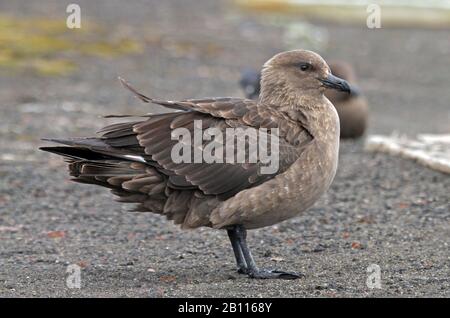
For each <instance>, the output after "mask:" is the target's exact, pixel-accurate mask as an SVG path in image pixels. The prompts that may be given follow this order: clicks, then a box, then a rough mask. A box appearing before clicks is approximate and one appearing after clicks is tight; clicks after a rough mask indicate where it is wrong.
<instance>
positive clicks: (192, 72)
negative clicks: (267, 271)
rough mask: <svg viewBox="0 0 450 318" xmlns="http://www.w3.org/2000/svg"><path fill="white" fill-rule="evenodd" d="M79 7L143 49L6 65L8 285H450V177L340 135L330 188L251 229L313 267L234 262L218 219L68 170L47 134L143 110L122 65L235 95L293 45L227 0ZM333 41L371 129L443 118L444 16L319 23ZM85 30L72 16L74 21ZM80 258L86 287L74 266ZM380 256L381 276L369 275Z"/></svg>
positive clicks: (146, 290)
mask: <svg viewBox="0 0 450 318" xmlns="http://www.w3.org/2000/svg"><path fill="white" fill-rule="evenodd" d="M77 3H79V4H80V5H81V8H82V14H83V16H82V17H83V18H84V17H85V18H86V19H88V20H91V21H94V22H95V23H97V24H99V25H103V26H106V27H108V28H110V29H111V30H112V31H111V32H116V31H114V30H122V31H123V30H128V32H130V30H131V31H132V32H131V34H132V36H133V38H136V39H139V40H140V41H142V43H143V45H144V47H145V50H144V52H143V53H142V54H135V55H125V56H121V57H117V58H113V59H112V58H95V57H86V56H73V57H71V58H73V59H74V60H76V61H77V63H78V65H79V69H78V70H77V71H76V72H74V73H73V74H71V75H69V76H65V77H42V76H38V75H33V74H32V73H29V72H19V73H16V74H11V73H6V72H2V71H1V69H0V108H1V114H2V116H1V117H0V147H1V150H2V151H1V157H0V160H1V161H0V180H1V182H0V239H1V241H0V246H1V249H0V296H1V297H32V296H36V297H48V296H50V297H105V296H107V297H121V296H127V297H183V296H187V297H196V296H199V297H207V296H209V297H236V296H238V297H252V296H253V297H267V296H272V297H297V296H300V297H303V296H322V297H344V296H350V297H361V296H362V297H365V296H369V297H371V296H372V297H379V296H389V297H398V296H438V297H449V296H450V278H449V274H450V253H449V243H450V239H449V237H450V222H449V219H450V204H449V189H450V178H449V177H448V175H444V174H441V173H438V172H434V171H432V170H429V169H426V168H424V167H422V166H420V165H417V164H416V163H414V162H412V161H407V160H403V159H399V158H393V157H389V156H386V155H382V154H369V153H366V152H364V150H363V145H364V141H362V140H360V141H356V142H343V143H342V146H341V157H340V166H339V170H338V173H337V176H336V179H335V181H334V183H333V185H332V187H331V189H330V190H329V191H328V193H327V194H326V195H325V196H324V197H323V198H322V199H321V200H320V202H318V203H317V204H316V205H315V206H314V207H313V208H311V209H310V210H309V211H307V212H306V213H305V214H303V215H301V216H300V217H298V218H295V219H292V220H290V221H286V222H284V223H282V224H279V225H277V226H273V227H269V228H264V229H260V230H255V231H252V232H250V234H249V244H250V245H251V246H252V248H253V252H254V254H255V257H256V258H257V261H258V263H259V264H260V265H261V266H265V267H278V268H280V269H286V270H296V271H300V272H303V273H304V274H305V275H306V277H305V278H303V279H300V280H296V281H273V280H272V281H255V280H250V279H248V278H246V277H242V276H239V275H238V274H236V273H235V271H234V259H233V256H232V252H231V248H230V246H229V243H228V239H227V237H226V234H225V233H224V232H220V231H212V230H210V229H199V230H195V231H182V230H180V229H179V228H178V227H176V226H174V225H173V224H171V223H170V222H168V221H166V220H165V219H163V218H161V217H159V216H155V215H152V214H149V213H143V214H138V213H130V212H127V206H122V205H121V204H118V203H115V202H114V201H113V200H112V196H111V195H110V194H109V193H108V191H106V190H104V189H100V188H97V187H92V186H85V185H79V184H74V183H71V182H70V181H69V180H68V176H67V173H66V171H65V169H64V164H63V163H62V162H61V160H60V158H57V157H56V156H52V155H49V154H46V153H40V152H38V151H37V150H36V149H37V147H38V146H40V145H43V144H44V143H43V142H41V141H39V138H40V137H41V136H69V135H79V136H82V135H89V134H90V132H94V131H95V130H97V129H99V128H100V127H102V126H103V125H104V124H105V123H106V122H107V120H105V119H102V118H99V116H100V115H103V114H110V113H124V112H125V113H142V112H147V111H149V110H150V108H151V107H152V106H149V105H143V104H141V103H139V102H138V101H137V100H135V99H134V98H133V97H131V96H130V94H129V93H128V92H127V91H125V90H123V89H121V88H120V86H119V84H118V83H117V80H116V77H117V75H122V76H124V77H125V78H127V79H128V80H130V81H131V82H132V83H133V84H134V85H135V86H136V87H140V88H142V89H143V91H144V92H148V93H149V94H151V95H152V96H155V97H161V98H172V99H175V98H186V97H204V96H218V95H225V96H227V95H235V96H241V95H242V93H241V92H240V90H239V88H238V86H237V81H238V79H239V73H240V70H241V69H242V68H243V67H245V66H252V67H258V66H260V65H261V64H262V63H263V62H264V61H265V60H266V59H267V58H268V57H270V56H271V55H273V53H274V52H277V51H280V50H283V49H284V45H285V44H284V43H283V41H282V33H283V27H282V26H280V25H279V24H277V25H273V24H271V23H269V22H268V19H267V18H265V17H262V16H257V15H250V14H249V13H244V12H242V11H239V10H238V9H237V8H235V7H234V6H233V4H232V3H230V2H228V1H209V0H202V1H197V0H196V1H193V0H186V1H185V0H183V1H174V0H171V1H159V0H155V1H135V0H129V1H127V2H126V4H123V2H119V1H118V0H116V1H105V0H103V1H95V4H94V3H93V1H87V0H84V1H77ZM0 11H1V12H2V14H10V15H17V16H21V17H24V18H27V17H29V16H42V15H46V16H49V17H52V18H56V19H59V18H61V19H65V7H64V6H63V4H62V3H61V2H59V1H49V0H48V1H47V0H39V1H33V2H30V1H25V0H21V1H6V0H5V1H0ZM320 28H321V30H325V31H326V32H327V33H328V35H329V45H328V46H326V47H324V48H323V49H322V50H321V53H322V55H323V56H325V57H327V58H330V57H331V58H333V59H338V58H339V59H344V60H348V61H351V62H352V63H353V64H354V65H355V67H356V69H357V71H358V74H359V78H360V85H361V87H362V88H363V89H364V91H365V92H366V93H367V96H368V99H369V101H370V106H371V120H370V132H371V133H385V134H388V133H391V132H392V131H394V130H396V131H399V132H404V133H410V134H414V133H419V132H427V133H442V132H446V133H449V132H450V130H449V121H450V109H449V106H448V105H449V102H448V101H449V100H450V91H449V90H448V83H449V81H450V73H449V72H447V71H446V70H447V68H448V67H447V66H448V56H449V53H450V35H449V32H448V30H415V29H389V30H388V29H380V30H368V29H366V28H365V27H363V26H360V27H358V26H354V27H344V26H335V25H330V26H328V25H320ZM73 32H76V31H73ZM70 264H78V265H79V266H81V267H82V272H81V284H82V286H81V288H80V289H69V288H67V287H66V284H65V282H66V277H67V274H66V269H67V266H68V265H70ZM370 264H377V265H379V266H380V268H381V289H369V288H368V287H367V286H366V279H367V275H368V274H367V272H366V269H367V267H368V266H369V265H370Z"/></svg>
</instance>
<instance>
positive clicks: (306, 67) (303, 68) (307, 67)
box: [299, 63, 311, 72]
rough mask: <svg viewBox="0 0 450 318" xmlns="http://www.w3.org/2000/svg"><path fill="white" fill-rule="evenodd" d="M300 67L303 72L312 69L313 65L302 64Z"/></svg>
mask: <svg viewBox="0 0 450 318" xmlns="http://www.w3.org/2000/svg"><path fill="white" fill-rule="evenodd" d="M299 66H300V69H301V70H302V71H303V72H305V71H307V70H309V69H311V64H309V63H301V64H300V65H299Z"/></svg>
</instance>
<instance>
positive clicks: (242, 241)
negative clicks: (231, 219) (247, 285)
mask: <svg viewBox="0 0 450 318" xmlns="http://www.w3.org/2000/svg"><path fill="white" fill-rule="evenodd" d="M235 233H236V235H237V239H238V242H239V247H240V250H241V251H242V255H243V256H244V260H245V262H246V264H247V274H248V276H249V277H251V278H259V279H267V278H279V279H297V278H300V277H302V276H303V275H302V274H297V273H293V272H283V271H278V270H265V269H259V268H258V267H257V266H256V263H255V261H254V259H253V256H252V254H251V253H250V249H249V248H248V246H247V231H246V229H245V228H244V227H243V226H241V225H237V226H236V227H235Z"/></svg>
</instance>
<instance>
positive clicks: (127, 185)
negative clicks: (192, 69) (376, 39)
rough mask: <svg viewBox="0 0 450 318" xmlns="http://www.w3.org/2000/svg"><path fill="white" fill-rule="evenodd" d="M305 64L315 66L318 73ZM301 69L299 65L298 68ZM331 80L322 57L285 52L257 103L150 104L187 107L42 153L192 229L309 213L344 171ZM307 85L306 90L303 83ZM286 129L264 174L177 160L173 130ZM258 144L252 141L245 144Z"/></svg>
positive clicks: (269, 70) (251, 166)
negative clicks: (276, 162) (274, 167)
mask: <svg viewBox="0 0 450 318" xmlns="http://www.w3.org/2000/svg"><path fill="white" fill-rule="evenodd" d="M299 62H302V63H303V62H306V63H310V64H311V65H313V66H314V67H316V68H317V70H316V71H314V73H313V70H311V74H309V73H303V72H302V71H299V70H298V69H297V68H296V67H297V64H298V63H299ZM296 63H297V64H296ZM329 73H330V71H329V68H328V66H327V65H326V63H325V62H324V61H323V60H322V59H321V58H320V56H318V55H317V54H315V53H312V52H309V51H300V50H298V51H292V52H287V53H281V54H279V55H277V56H275V57H274V58H273V59H271V60H270V61H269V62H267V63H266V66H265V70H264V71H263V81H262V87H263V94H262V98H261V99H260V100H259V102H256V101H253V100H248V99H240V98H206V99H189V100H183V101H161V100H154V99H152V98H149V97H146V96H145V95H142V94H140V93H138V92H136V91H135V90H134V89H133V88H131V87H130V86H129V85H128V84H127V83H125V82H124V85H125V86H126V87H128V88H129V89H131V90H132V91H133V92H134V93H135V94H136V95H137V96H138V97H139V98H140V99H141V100H143V101H144V102H152V103H156V104H160V105H163V106H166V107H169V108H173V109H177V110H180V111H178V112H171V113H165V114H156V115H146V116H144V117H143V118H142V119H140V120H137V121H133V122H125V123H119V124H113V125H110V126H107V127H105V128H103V129H102V130H101V131H100V132H99V135H98V136H97V137H94V138H72V139H52V140H51V141H54V142H58V143H61V144H65V146H59V147H44V148H42V149H43V150H46V151H50V152H54V153H57V154H60V155H63V156H65V157H66V160H67V162H68V163H69V170H70V174H71V176H72V177H73V178H74V180H75V181H78V182H82V183H89V184H96V185H101V186H104V187H107V188H110V189H111V190H112V192H113V193H114V194H115V195H117V196H118V197H119V201H121V202H132V203H137V207H136V211H149V212H154V213H159V214H163V215H165V216H166V217H167V218H169V219H172V220H174V222H175V223H177V224H181V225H182V227H184V228H195V227H199V226H209V227H215V228H226V227H227V226H230V225H233V224H241V225H243V226H245V227H246V228H257V227H262V226H267V225H271V224H274V223H277V222H280V221H282V220H285V219H288V218H290V217H293V216H295V215H296V214H298V213H300V212H301V211H303V210H305V209H306V208H308V207H309V206H311V205H312V204H313V203H314V202H315V201H316V200H317V199H318V197H319V196H320V195H322V194H323V192H324V191H326V189H327V188H328V186H329V185H330V183H331V181H332V179H333V177H334V174H335V171H336V165H337V152H338V143H339V141H338V139H339V138H338V136H339V121H338V118H337V115H336V112H335V110H334V108H333V106H332V105H331V103H330V102H329V101H328V100H327V99H326V98H325V97H324V96H323V91H324V89H325V88H323V87H322V85H321V83H320V81H318V80H317V76H319V77H324V78H325V77H326V76H328V75H329ZM299 76H305V78H306V79H307V80H304V81H303V84H298V81H296V80H295V78H296V77H299ZM196 120H201V121H202V125H203V128H217V129H219V130H221V131H224V130H225V129H226V128H237V127H241V128H254V129H258V128H278V129H279V141H280V145H279V158H280V168H279V170H278V171H277V172H276V173H272V174H261V173H260V168H261V165H262V163H261V162H260V161H258V162H256V163H235V164H226V163H209V164H207V163H175V162H174V161H173V160H172V158H171V149H172V147H173V146H174V145H175V143H176V142H177V141H176V140H172V138H171V132H172V130H173V129H175V128H180V127H184V128H187V129H188V130H189V131H192V130H193V129H194V121H196ZM247 142H250V141H247Z"/></svg>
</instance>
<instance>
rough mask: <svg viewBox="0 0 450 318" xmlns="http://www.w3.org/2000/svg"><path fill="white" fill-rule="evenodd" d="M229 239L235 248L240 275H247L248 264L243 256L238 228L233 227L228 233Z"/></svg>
mask: <svg viewBox="0 0 450 318" xmlns="http://www.w3.org/2000/svg"><path fill="white" fill-rule="evenodd" d="M227 232H228V237H229V238H230V242H231V246H232V247H233V252H234V257H235V258H236V264H237V267H238V273H240V274H247V272H248V269H247V263H246V262H245V259H244V256H243V255H242V250H241V246H240V245H239V239H238V237H237V233H236V228H235V227H233V228H231V229H229V230H228V231H227Z"/></svg>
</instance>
